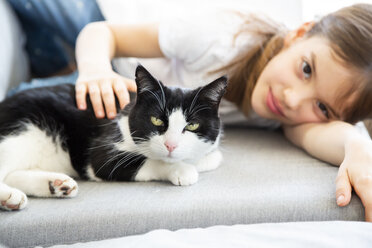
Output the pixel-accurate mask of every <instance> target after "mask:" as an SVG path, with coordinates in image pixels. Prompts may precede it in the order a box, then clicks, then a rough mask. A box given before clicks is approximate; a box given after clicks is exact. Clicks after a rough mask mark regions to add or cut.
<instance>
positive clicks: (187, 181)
mask: <svg viewBox="0 0 372 248" xmlns="http://www.w3.org/2000/svg"><path fill="white" fill-rule="evenodd" d="M198 177H199V174H198V171H197V170H196V168H195V167H194V166H193V165H175V168H174V169H173V170H171V172H170V174H169V181H171V182H172V183H173V184H174V185H179V186H188V185H192V184H194V183H196V182H197V181H198Z"/></svg>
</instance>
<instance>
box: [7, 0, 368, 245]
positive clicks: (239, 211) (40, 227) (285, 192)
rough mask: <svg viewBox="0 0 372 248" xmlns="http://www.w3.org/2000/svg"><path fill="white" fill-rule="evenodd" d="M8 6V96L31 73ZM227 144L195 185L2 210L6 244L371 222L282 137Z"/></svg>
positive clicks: (96, 190)
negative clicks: (216, 164) (340, 200)
mask: <svg viewBox="0 0 372 248" xmlns="http://www.w3.org/2000/svg"><path fill="white" fill-rule="evenodd" d="M5 3H6V2H4V1H1V2H0V30H2V35H3V36H2V37H5V39H4V40H2V42H5V43H4V44H6V45H7V46H5V45H4V46H0V49H2V50H1V51H2V52H1V53H0V54H1V57H0V68H1V70H0V72H1V73H2V74H1V77H0V80H1V85H0V87H1V89H2V90H3V91H1V92H0V97H3V95H4V92H5V91H6V89H8V88H9V87H10V86H11V85H14V84H15V83H16V82H19V81H21V80H24V79H26V78H27V73H28V70H27V58H26V57H25V54H24V52H23V51H22V47H21V46H22V43H21V42H20V41H22V39H21V37H22V36H21V32H20V30H19V27H18V25H17V23H16V22H15V19H14V17H13V16H12V15H11V13H10V12H9V10H8V9H7V6H6V5H5ZM7 22H8V23H7ZM9 22H11V23H9ZM221 147H222V150H223V154H224V162H223V163H222V165H221V167H220V168H218V169H217V170H215V171H211V172H206V173H203V174H201V175H200V179H199V182H198V183H197V184H195V185H193V186H189V187H177V186H173V185H171V184H170V183H165V182H150V183H117V182H112V183H110V182H106V183H96V182H83V181H81V182H79V186H80V189H79V194H78V196H77V197H76V198H73V199H39V198H30V199H29V200H30V201H29V205H28V207H27V208H26V209H24V210H22V211H16V212H3V211H2V212H0V246H1V244H4V245H7V246H11V247H17V246H22V247H24V246H35V245H43V246H48V245H54V244H71V243H76V242H84V241H93V240H101V239H108V238H115V237H123V236H128V235H133V234H143V233H145V232H148V231H150V230H154V229H159V228H165V229H169V230H177V229H180V228H194V227H210V226H215V225H233V224H251V223H265V222H294V221H296V222H297V221H330V220H354V221H362V220H363V219H364V210H363V207H362V204H361V202H360V200H359V198H358V197H357V196H355V195H354V196H353V198H352V201H351V203H350V205H348V206H347V207H344V208H340V207H338V206H337V205H336V200H335V184H334V180H335V177H336V174H337V169H338V168H336V167H333V166H331V165H329V164H326V163H323V162H320V161H319V160H317V159H314V158H312V157H310V156H309V155H307V154H305V153H304V152H303V151H302V150H300V149H298V148H296V147H294V146H293V145H291V144H290V143H288V141H286V140H285V138H284V137H283V135H282V134H281V133H280V132H270V131H264V130H258V129H248V128H238V127H235V128H228V129H226V132H225V136H224V138H223V140H222V144H221ZM337 225H338V224H337Z"/></svg>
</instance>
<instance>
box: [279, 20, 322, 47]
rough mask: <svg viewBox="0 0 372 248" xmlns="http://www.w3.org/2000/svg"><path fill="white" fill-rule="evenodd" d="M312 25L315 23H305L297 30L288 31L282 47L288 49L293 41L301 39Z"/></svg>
mask: <svg viewBox="0 0 372 248" xmlns="http://www.w3.org/2000/svg"><path fill="white" fill-rule="evenodd" d="M314 25H315V22H305V23H304V24H302V25H301V26H300V27H298V28H297V29H295V30H292V31H290V32H289V33H288V34H287V36H286V37H285V39H284V47H289V46H290V45H291V44H292V43H293V42H294V41H295V40H297V39H298V38H301V37H303V36H304V35H305V34H306V33H307V32H308V31H309V30H310V29H312V28H313V26H314Z"/></svg>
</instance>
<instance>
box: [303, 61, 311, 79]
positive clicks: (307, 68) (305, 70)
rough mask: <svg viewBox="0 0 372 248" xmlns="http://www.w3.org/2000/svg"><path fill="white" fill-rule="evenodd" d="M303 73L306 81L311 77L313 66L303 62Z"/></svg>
mask: <svg viewBox="0 0 372 248" xmlns="http://www.w3.org/2000/svg"><path fill="white" fill-rule="evenodd" d="M302 72H303V73H304V76H305V78H306V79H308V78H310V77H311V66H310V65H309V63H307V62H306V61H304V62H302Z"/></svg>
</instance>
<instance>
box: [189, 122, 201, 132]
mask: <svg viewBox="0 0 372 248" xmlns="http://www.w3.org/2000/svg"><path fill="white" fill-rule="evenodd" d="M198 128H199V123H191V124H188V125H187V126H186V129H187V130H189V131H195V130H196V129H198Z"/></svg>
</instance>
